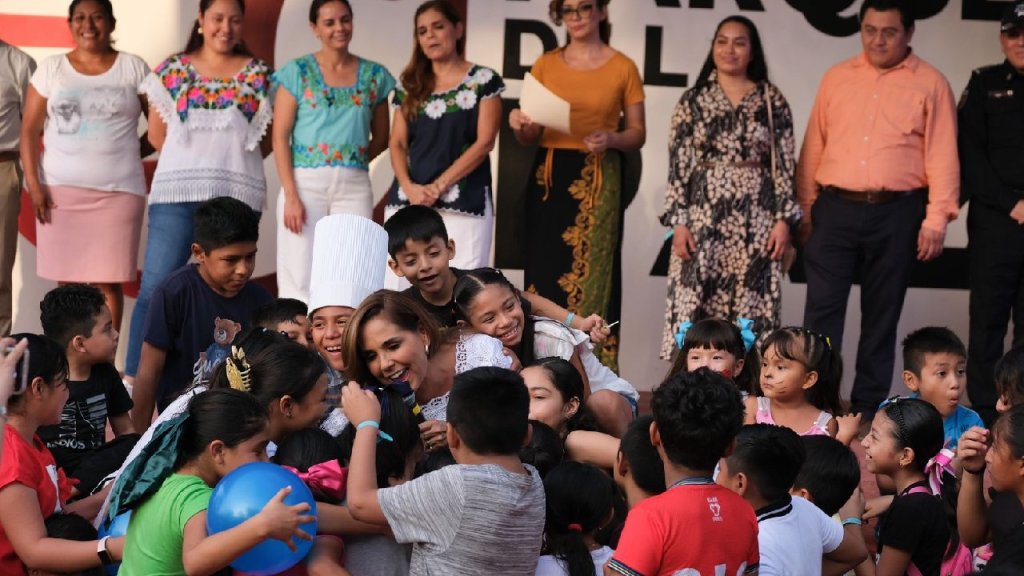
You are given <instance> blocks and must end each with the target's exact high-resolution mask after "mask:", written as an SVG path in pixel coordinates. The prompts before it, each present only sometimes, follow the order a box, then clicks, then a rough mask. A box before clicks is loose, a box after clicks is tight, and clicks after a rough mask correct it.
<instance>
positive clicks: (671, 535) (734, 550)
mask: <svg viewBox="0 0 1024 576" xmlns="http://www.w3.org/2000/svg"><path fill="white" fill-rule="evenodd" d="M758 559H759V555H758V549H757V517H756V516H755V515H754V509H753V508H751V507H750V504H748V503H747V501H746V500H744V499H743V498H742V497H741V496H739V495H738V494H736V493H735V492H733V491H732V490H729V489H728V488H724V487H722V486H719V485H717V484H691V485H682V486H676V487H673V488H670V489H669V490H668V491H667V492H665V493H663V494H659V495H658V496H654V497H651V498H648V499H646V500H644V501H643V502H641V503H640V504H637V506H636V507H635V508H633V509H632V510H630V511H629V516H627V517H626V526H625V528H623V530H622V537H621V538H619V547H618V548H617V549H616V550H615V555H614V556H612V559H611V561H609V562H608V567H609V568H611V569H612V570H613V571H614V572H616V573H618V574H624V575H625V576H634V575H642V576H672V575H673V574H679V573H681V572H683V573H686V574H689V573H690V572H684V571H687V570H695V571H696V572H693V573H694V574H705V575H708V576H712V575H715V574H728V575H729V576H733V575H742V574H744V573H746V572H748V571H752V570H754V569H756V568H757V563H758Z"/></svg>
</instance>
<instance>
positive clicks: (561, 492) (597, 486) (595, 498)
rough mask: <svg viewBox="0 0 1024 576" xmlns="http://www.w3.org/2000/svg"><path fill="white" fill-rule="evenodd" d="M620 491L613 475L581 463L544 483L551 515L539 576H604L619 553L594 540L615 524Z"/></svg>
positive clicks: (564, 464)
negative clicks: (617, 496)
mask: <svg viewBox="0 0 1024 576" xmlns="http://www.w3.org/2000/svg"><path fill="white" fill-rule="evenodd" d="M614 493H615V487H614V484H613V483H612V480H611V478H609V477H608V475H607V474H605V473H604V472H602V471H600V470H598V469H597V468H594V467H593V466H590V465H588V464H581V463H579V462H562V463H561V464H559V465H558V466H555V467H554V468H552V469H551V471H550V472H548V474H547V476H545V477H544V495H545V496H546V502H547V514H546V518H545V520H546V521H545V523H544V549H543V553H544V554H543V555H542V556H541V557H540V558H538V559H537V576H584V575H590V574H604V565H605V564H606V563H607V562H608V560H610V559H611V557H612V553H613V552H615V551H614V550H612V549H611V548H609V547H607V546H601V545H600V544H598V543H597V541H596V540H595V539H594V535H595V534H596V533H597V531H598V530H600V529H601V528H603V527H604V526H605V525H607V524H608V523H609V522H611V520H612V514H613V512H614V511H613V510H612V502H613V497H614V496H613V494H614Z"/></svg>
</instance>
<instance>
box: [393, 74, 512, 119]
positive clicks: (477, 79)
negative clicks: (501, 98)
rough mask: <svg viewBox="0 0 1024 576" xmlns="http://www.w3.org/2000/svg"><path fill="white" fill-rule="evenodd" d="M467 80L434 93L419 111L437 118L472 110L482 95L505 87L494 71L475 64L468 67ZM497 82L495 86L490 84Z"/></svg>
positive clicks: (429, 116)
mask: <svg viewBox="0 0 1024 576" xmlns="http://www.w3.org/2000/svg"><path fill="white" fill-rule="evenodd" d="M467 78H468V79H467V80H466V81H464V82H462V83H461V84H459V85H458V86H456V87H455V88H452V89H451V90H449V91H447V92H444V93H442V94H434V95H433V96H431V97H429V98H427V100H426V101H425V102H424V103H423V104H421V105H420V112H421V113H422V114H425V115H426V116H427V118H430V119H431V120H437V119H438V118H440V117H441V116H444V115H445V114H448V113H450V112H458V111H462V110H472V109H473V108H474V107H476V105H477V103H478V102H479V101H480V99H481V98H482V97H487V96H493V95H494V94H497V93H499V92H501V91H502V90H504V89H505V85H504V84H503V83H502V82H501V80H500V78H499V79H498V81H497V82H493V81H494V79H495V75H494V71H493V70H491V69H490V68H484V67H482V66H476V67H474V68H472V69H470V73H469V74H467ZM492 84H497V86H492ZM403 96H404V94H400V95H399V97H398V98H396V99H395V103H396V104H398V103H400V102H401V98H402V97H403Z"/></svg>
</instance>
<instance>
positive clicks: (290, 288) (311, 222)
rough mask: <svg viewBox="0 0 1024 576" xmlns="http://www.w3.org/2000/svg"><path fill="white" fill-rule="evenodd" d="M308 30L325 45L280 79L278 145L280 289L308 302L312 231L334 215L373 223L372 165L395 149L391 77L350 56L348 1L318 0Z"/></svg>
mask: <svg viewBox="0 0 1024 576" xmlns="http://www.w3.org/2000/svg"><path fill="white" fill-rule="evenodd" d="M309 26H310V28H311V29H312V30H313V34H314V35H316V37H317V38H318V39H319V40H320V44H321V48H320V50H319V51H317V52H315V53H313V54H307V55H305V56H301V57H299V58H296V59H295V60H292V61H291V62H288V63H287V64H285V65H284V67H283V68H281V70H279V71H278V72H277V73H275V74H274V80H275V81H276V83H277V85H278V86H279V87H280V88H283V90H278V91H277V95H276V96H275V98H274V123H273V143H274V158H275V162H276V163H277V172H278V175H279V176H280V178H281V193H280V194H279V195H278V198H277V214H278V216H277V287H278V294H279V295H280V296H281V297H282V298H297V299H299V300H303V301H306V300H308V299H309V273H310V265H311V262H312V255H313V252H312V251H313V230H314V229H315V227H316V223H317V221H318V220H320V219H321V218H323V217H324V216H329V215H331V214H358V215H359V216H363V217H365V218H370V217H371V215H372V211H373V191H372V190H371V188H370V176H369V172H368V169H369V164H370V161H371V160H373V159H374V158H376V157H377V156H378V155H379V154H380V153H381V152H383V151H384V150H386V149H387V146H388V132H389V126H388V105H387V99H388V94H390V93H391V91H392V90H393V89H394V87H395V79H394V77H392V76H391V73H390V72H388V71H387V69H385V68H384V67H383V66H381V65H380V64H377V63H376V62H371V61H369V60H365V59H363V58H360V57H359V56H356V55H354V54H352V53H351V52H349V44H350V43H351V41H352V28H353V26H352V6H351V4H349V1H348V0H313V3H312V4H311V5H310V7H309Z"/></svg>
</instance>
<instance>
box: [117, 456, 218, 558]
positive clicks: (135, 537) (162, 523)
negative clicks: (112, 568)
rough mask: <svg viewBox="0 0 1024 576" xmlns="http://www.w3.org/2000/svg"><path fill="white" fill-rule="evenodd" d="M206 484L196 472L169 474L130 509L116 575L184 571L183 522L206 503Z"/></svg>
mask: <svg viewBox="0 0 1024 576" xmlns="http://www.w3.org/2000/svg"><path fill="white" fill-rule="evenodd" d="M212 492H213V488H210V487H209V486H207V485H206V483H205V482H203V481H202V479H201V478H199V477H198V476H189V475H183V474H172V475H171V476H169V477H167V479H166V480H164V483H163V484H162V485H161V486H160V489H159V490H157V492H156V494H153V496H151V497H150V498H149V499H148V500H146V501H145V502H144V503H143V504H142V506H139V507H138V508H137V509H136V510H135V511H134V512H132V519H131V523H129V525H128V534H127V537H126V539H125V548H124V560H123V561H122V562H121V570H120V572H118V574H119V575H120V576H172V575H184V574H185V566H184V564H183V563H182V560H181V549H182V546H183V543H184V538H185V524H187V523H188V521H189V520H190V519H192V517H193V516H195V515H196V514H198V513H200V512H202V511H204V510H206V508H207V507H208V506H209V504H210V494H211V493H212Z"/></svg>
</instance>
